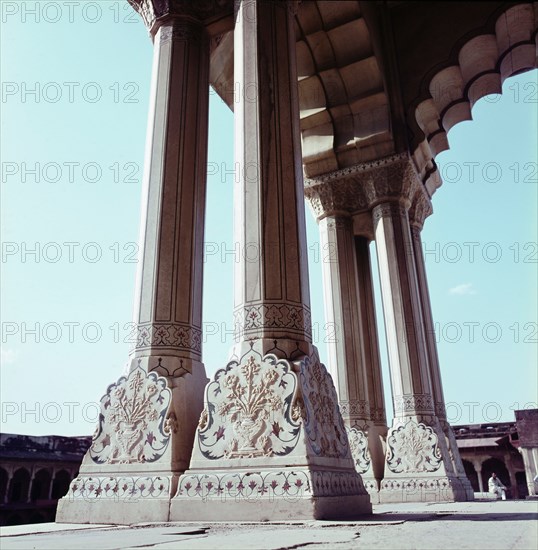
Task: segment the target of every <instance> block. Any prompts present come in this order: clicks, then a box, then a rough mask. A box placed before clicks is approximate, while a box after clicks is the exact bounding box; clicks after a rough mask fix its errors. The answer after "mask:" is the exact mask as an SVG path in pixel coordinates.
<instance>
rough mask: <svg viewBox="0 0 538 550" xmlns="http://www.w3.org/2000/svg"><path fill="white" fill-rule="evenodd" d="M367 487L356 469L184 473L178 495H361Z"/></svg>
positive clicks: (204, 497) (293, 497) (221, 497)
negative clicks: (344, 470) (346, 470)
mask: <svg viewBox="0 0 538 550" xmlns="http://www.w3.org/2000/svg"><path fill="white" fill-rule="evenodd" d="M364 494H366V489H365V487H364V484H363V483H362V480H361V478H360V476H359V475H358V474H357V473H356V472H339V471H332V470H329V471H313V472H310V473H309V472H307V471H304V470H301V469H299V470H291V469H290V470H286V471H277V472H274V471H269V472H268V471H251V472H230V473H224V474H211V473H210V474H185V475H183V476H181V478H180V480H179V486H178V490H177V494H176V497H179V498H186V499H188V498H197V499H198V498H199V499H201V500H204V501H205V500H210V499H217V500H220V501H222V502H226V501H229V500H233V501H237V500H246V501H257V500H262V499H263V500H274V499H277V498H278V499H284V500H289V501H294V500H299V499H301V498H308V497H311V496H315V497H339V496H359V495H364Z"/></svg>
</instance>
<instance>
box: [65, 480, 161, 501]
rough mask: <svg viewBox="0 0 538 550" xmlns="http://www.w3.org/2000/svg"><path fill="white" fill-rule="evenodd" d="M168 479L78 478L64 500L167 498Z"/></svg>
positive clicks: (72, 483)
mask: <svg viewBox="0 0 538 550" xmlns="http://www.w3.org/2000/svg"><path fill="white" fill-rule="evenodd" d="M169 496H170V479H169V478H168V477H130V476H118V477H92V476H90V477H87V476H78V477H77V478H75V479H74V480H73V481H72V482H71V485H70V486H69V491H68V493H67V495H66V496H65V497H64V498H68V499H84V500H88V501H95V500H102V499H110V500H125V501H136V500H138V499H141V498H169Z"/></svg>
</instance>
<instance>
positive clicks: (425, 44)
mask: <svg viewBox="0 0 538 550" xmlns="http://www.w3.org/2000/svg"><path fill="white" fill-rule="evenodd" d="M129 2H130V3H131V4H132V5H133V6H134V7H135V9H137V11H139V12H140V13H141V15H142V17H143V18H144V20H145V21H146V24H147V25H148V27H149V28H153V30H154V29H155V27H156V26H158V24H159V21H160V20H164V19H166V18H167V17H169V16H173V15H175V14H176V13H178V10H179V12H181V11H182V10H185V9H188V10H190V11H193V10H194V12H197V13H194V12H193V13H190V12H189V14H190V16H193V17H198V18H200V19H202V20H203V21H204V22H205V24H206V25H207V28H208V30H209V32H210V34H211V36H212V55H211V70H210V79H211V83H212V85H213V87H214V88H215V90H216V91H217V93H219V95H220V96H221V97H222V98H223V99H224V101H226V103H227V104H228V105H229V106H230V108H232V109H233V103H234V93H237V90H236V86H234V78H233V2H232V1H231V0H200V1H199V2H190V1H189V2H187V1H186V0H129ZM198 12H200V13H198ZM537 27H538V3H536V2H535V3H529V2H519V3H513V2H405V1H398V2H391V1H389V2H387V1H362V2H360V1H354V0H343V1H339V0H317V1H316V0H303V1H302V2H300V4H299V6H298V9H297V13H296V36H297V49H296V51H297V71H298V86H299V106H300V117H301V133H302V146H303V166H304V172H305V176H306V177H307V178H309V179H310V182H312V181H315V180H316V178H317V177H321V176H323V175H325V174H328V173H331V172H335V171H339V170H342V169H345V168H348V167H352V166H357V165H360V164H363V163H368V162H370V161H375V160H378V159H381V158H384V157H389V156H391V155H394V154H401V153H407V154H408V155H409V156H410V157H411V158H412V160H413V162H414V165H415V169H416V172H417V174H418V176H419V178H420V180H422V183H423V184H424V186H425V188H426V190H427V194H428V195H429V196H431V195H432V194H433V193H434V192H435V190H436V189H437V187H439V185H440V184H441V180H440V176H439V173H438V171H437V168H436V164H435V156H436V155H437V154H438V153H439V152H440V151H443V150H445V149H447V148H448V143H447V138H446V132H447V131H448V130H449V129H450V128H452V127H453V126H454V125H455V124H457V123H458V122H460V121H462V120H469V119H470V118H471V108H472V106H473V104H474V103H475V102H476V101H477V100H478V99H479V98H480V97H482V96H484V95H486V94H490V93H498V92H500V91H501V84H502V82H503V81H504V80H505V79H506V78H508V77H509V76H511V75H513V74H517V73H519V72H523V71H525V70H529V69H531V68H533V67H536V66H537V65H538V63H537V54H536V52H537V46H536V40H537V30H536V29H537Z"/></svg>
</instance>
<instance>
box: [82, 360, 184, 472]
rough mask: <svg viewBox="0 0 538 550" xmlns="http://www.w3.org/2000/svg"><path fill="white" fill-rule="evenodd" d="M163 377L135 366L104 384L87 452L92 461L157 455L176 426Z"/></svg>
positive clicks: (150, 459)
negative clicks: (91, 439) (105, 385)
mask: <svg viewBox="0 0 538 550" xmlns="http://www.w3.org/2000/svg"><path fill="white" fill-rule="evenodd" d="M171 397H172V393H171V391H170V390H169V389H168V387H167V383H166V379H165V378H162V377H159V376H157V374H156V373H150V374H148V373H147V372H146V371H145V370H144V369H143V368H142V367H137V368H136V369H135V370H133V371H132V372H131V373H130V374H129V376H128V377H121V378H120V379H119V380H118V382H117V383H115V384H111V385H110V386H109V387H108V390H107V393H106V395H104V396H103V397H102V399H101V414H100V415H99V425H98V427H97V431H96V433H95V435H94V437H93V441H92V445H91V447H90V450H89V453H90V456H91V458H92V460H93V461H94V462H97V463H98V464H102V463H110V464H114V463H119V464H129V463H134V462H154V461H156V460H157V459H159V458H160V457H161V456H162V455H163V453H164V451H165V450H166V447H167V446H168V442H169V439H170V433H171V432H172V431H175V430H177V426H176V424H177V421H176V420H175V415H174V414H173V412H172V413H171V414H170V415H168V418H167V413H168V407H169V405H170V400H171Z"/></svg>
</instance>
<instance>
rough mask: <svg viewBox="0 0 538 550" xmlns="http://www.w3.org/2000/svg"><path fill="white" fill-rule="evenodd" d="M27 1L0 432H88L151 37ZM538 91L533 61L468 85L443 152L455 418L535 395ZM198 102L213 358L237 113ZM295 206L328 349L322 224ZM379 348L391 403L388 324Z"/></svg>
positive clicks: (225, 303)
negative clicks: (495, 80)
mask: <svg viewBox="0 0 538 550" xmlns="http://www.w3.org/2000/svg"><path fill="white" fill-rule="evenodd" d="M35 4H36V2H26V3H24V2H5V1H4V2H0V6H1V10H2V11H1V16H2V35H1V55H2V58H1V80H2V103H1V108H2V120H1V162H2V164H1V167H2V181H1V185H2V196H1V199H2V205H1V208H2V210H1V215H2V253H3V255H2V265H1V267H2V287H1V293H2V294H1V298H2V303H1V318H2V368H1V399H2V422H3V426H2V431H4V432H17V433H29V434H49V433H50V434H51V433H57V434H67V435H74V434H86V433H88V434H89V433H92V432H93V429H94V419H95V414H96V409H95V405H94V404H95V403H96V402H98V401H99V399H100V397H101V395H102V394H103V393H104V391H105V390H106V387H107V385H108V384H110V383H112V382H113V381H114V380H115V379H117V378H118V376H119V375H120V374H121V372H122V370H123V368H124V366H125V363H126V361H127V355H128V350H129V347H130V344H129V343H128V342H127V341H126V340H128V338H129V332H128V330H126V329H125V328H124V327H125V324H126V323H129V322H130V321H131V313H132V304H133V293H134V280H135V271H136V263H135V262H134V261H129V260H130V259H131V258H132V257H133V251H134V247H135V243H136V242H137V239H138V230H139V216H140V192H141V181H140V178H141V174H142V163H143V155H144V145H145V133H146V121H147V105H148V93H149V81H150V74H151V61H152V46H151V42H150V40H149V38H148V36H147V33H146V30H145V28H144V27H143V25H142V23H141V22H139V21H138V16H136V15H133V16H132V17H131V8H130V7H129V6H128V5H127V3H126V2H124V1H123V0H119V1H110V2H99V3H95V2H93V3H92V2H90V3H88V2H80V3H78V4H77V5H74V4H73V8H72V10H73V11H72V12H69V10H68V9H67V7H66V6H65V5H64V3H62V2H48V3H45V2H42V3H40V4H39V5H40V6H41V8H40V10H39V12H38V17H39V21H36V15H33V14H32V13H30V12H28V9H29V8H32V7H33V6H34V5H35ZM46 4H51V5H53V7H49V8H47V10H44V8H43V6H45V5H46ZM75 4H76V3H75ZM24 6H26V10H25V9H24ZM54 6H56V8H54ZM96 6H98V7H99V9H97V7H96ZM15 10H16V13H12V12H14V11H15ZM55 20H57V22H54V21H55ZM92 21H93V22H92ZM36 83H37V87H38V88H37V95H35V94H32V93H31V90H32V89H36ZM99 92H100V94H101V95H100V96H99ZM537 92H538V84H537V72H536V71H534V72H533V73H526V74H523V75H520V76H518V77H514V78H512V79H510V80H509V81H507V82H506V83H505V87H504V94H503V96H502V97H501V98H498V97H491V98H487V99H485V100H482V101H480V102H479V103H478V104H477V105H476V106H475V108H474V110H473V117H474V121H472V122H465V123H462V124H460V125H458V126H457V127H456V128H454V129H453V130H452V131H451V132H450V134H449V141H450V145H451V150H450V151H448V152H445V153H442V154H441V155H440V156H439V157H438V162H439V164H440V166H441V170H442V172H443V175H444V176H445V184H444V185H443V187H442V188H441V189H440V190H439V191H438V192H437V194H436V195H435V197H434V209H435V214H434V215H433V216H432V217H431V218H430V219H429V220H428V221H427V222H426V225H425V229H424V232H423V240H424V243H425V246H426V248H427V251H428V252H427V256H426V258H427V269H428V275H429V285H430V291H431V300H432V305H433V310H434V317H435V319H436V321H437V322H438V323H439V328H438V339H439V355H440V360H441V368H442V373H443V380H444V387H445V395H446V400H447V402H448V403H449V404H450V405H449V409H448V413H449V417H450V419H451V420H452V421H453V422H455V423H457V422H459V423H468V422H485V421H495V420H512V419H513V412H512V410H511V409H512V408H514V407H515V408H517V407H520V408H522V407H524V406H526V405H527V406H535V407H536V406H537V405H536V402H537V401H538V396H537V385H538V382H537V369H536V364H537V351H536V350H537V344H536V342H537V291H536V279H537V260H538V250H537V244H536V241H537V240H538V239H537V191H536V188H537V177H538V175H537V157H536V151H537V150H538V144H537V131H536V130H537V119H538V103H537V100H538V94H537ZM210 109H211V122H210V142H209V163H210V165H209V172H210V174H211V175H210V176H209V178H208V193H207V196H208V204H207V222H206V242H207V247H208V250H210V251H211V252H212V254H211V255H208V256H207V261H206V264H205V266H206V272H205V295H204V300H205V302H204V323H205V328H206V337H205V340H206V341H205V344H204V361H205V364H206V368H207V371H208V374H212V373H214V372H215V370H216V369H217V368H221V367H222V366H224V365H225V364H226V362H227V358H228V353H229V349H230V347H231V345H232V337H231V334H230V333H226V330H231V311H232V295H231V292H232V270H233V261H234V258H233V256H232V255H231V254H228V255H226V254H225V250H226V249H228V250H230V249H232V248H233V247H232V244H231V243H232V183H233V176H232V174H231V173H230V171H231V170H232V169H233V138H232V132H233V124H232V114H231V112H230V111H229V110H228V109H227V108H226V107H225V106H224V104H223V103H222V102H221V101H220V99H219V98H218V97H217V96H216V95H215V94H213V93H212V95H211V105H210ZM36 164H38V168H39V172H40V175H39V181H36V175H35V174H34V173H32V172H31V170H32V169H34V168H35V167H36ZM58 167H59V171H58ZM471 169H473V170H474V173H471V172H470V170H471ZM306 218H307V231H308V240H309V260H310V284H311V293H312V298H311V299H312V310H313V322H314V335H315V337H316V336H317V338H316V340H317V341H316V344H317V345H318V347H319V350H320V354H321V357H322V359H323V360H324V359H325V358H326V345H325V343H324V339H325V338H326V333H325V331H324V328H323V327H324V325H325V321H324V313H323V301H322V292H321V263H320V258H319V251H318V243H319V237H318V231H317V227H316V224H315V222H314V220H313V217H312V215H311V213H310V212H309V211H307V216H306ZM36 243H37V245H36ZM65 243H73V244H65ZM466 243H467V244H466ZM470 243H477V244H470ZM36 246H37V247H38V253H37V255H35V254H31V253H30V252H29V251H30V250H31V249H35V248H36ZM373 252H374V251H373ZM99 253H100V254H101V256H100V258H97V256H96V255H98V254H99ZM223 253H224V257H223ZM58 255H59V256H58ZM473 255H474V257H473ZM70 256H71V257H70ZM373 256H374V258H375V253H374V254H373ZM56 260H57V261H56ZM374 280H375V282H376V286H378V280H377V276H376V275H374ZM378 305H379V307H378V313H379V314H381V311H380V302H379V301H378ZM379 323H380V328H381V329H382V316H381V315H380V317H379ZM36 328H37V330H38V334H39V340H40V341H39V342H36V335H35V334H34V333H32V332H31V331H32V330H34V329H36ZM58 329H59V330H58ZM472 330H474V334H472V332H471V331H472ZM382 336H383V334H382ZM56 340H57V341H56ZM92 340H94V341H93V342H92ZM382 359H383V364H384V374H385V385H386V386H387V401H388V403H387V404H388V409H389V414H390V411H391V404H390V397H389V396H390V394H389V392H388V386H389V379H388V370H387V359H386V353H385V352H384V339H383V338H382ZM471 403H476V405H472V404H471ZM36 404H37V407H36ZM31 411H36V412H34V413H32V412H31Z"/></svg>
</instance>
